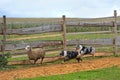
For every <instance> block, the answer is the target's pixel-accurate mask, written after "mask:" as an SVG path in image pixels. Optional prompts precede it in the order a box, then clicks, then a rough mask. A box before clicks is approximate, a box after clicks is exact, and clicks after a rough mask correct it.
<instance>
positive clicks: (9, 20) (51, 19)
mask: <svg viewBox="0 0 120 80" xmlns="http://www.w3.org/2000/svg"><path fill="white" fill-rule="evenodd" d="M61 20H62V18H7V22H11V23H13V22H58V21H61ZM66 20H67V21H81V22H83V21H84V22H110V21H113V17H103V18H67V19H66ZM117 20H118V22H120V16H118V18H117ZM0 23H2V18H0Z"/></svg>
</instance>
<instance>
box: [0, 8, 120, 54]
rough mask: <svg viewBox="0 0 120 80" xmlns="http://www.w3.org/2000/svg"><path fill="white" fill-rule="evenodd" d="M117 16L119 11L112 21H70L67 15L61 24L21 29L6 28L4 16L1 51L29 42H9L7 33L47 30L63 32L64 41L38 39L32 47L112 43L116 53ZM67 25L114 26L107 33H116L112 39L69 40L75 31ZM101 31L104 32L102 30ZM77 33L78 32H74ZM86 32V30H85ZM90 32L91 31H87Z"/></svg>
mask: <svg viewBox="0 0 120 80" xmlns="http://www.w3.org/2000/svg"><path fill="white" fill-rule="evenodd" d="M116 18H117V12H116V10H115V11H114V17H113V21H112V22H107V23H106V22H103V23H98V22H79V21H76V22H70V21H66V18H65V16H63V17H62V23H61V24H52V25H44V26H39V27H32V28H21V29H7V28H6V17H5V16H3V23H2V28H1V29H0V34H1V35H3V40H1V42H0V44H1V46H0V51H2V52H3V53H4V51H5V50H17V49H23V48H25V46H26V45H27V44H29V43H27V42H23V43H7V42H6V35H12V34H16V35H23V34H38V33H45V32H61V31H62V36H63V40H62V41H57V40H56V41H38V42H37V41H36V42H31V43H30V44H31V45H32V47H41V46H55V45H62V46H63V47H62V48H63V49H66V46H67V45H76V44H90V45H112V46H114V50H115V51H114V53H115V54H116V53H117V46H118V45H120V38H118V36H117V26H120V23H119V22H117V21H116ZM67 26H84V27H88V26H89V27H90V26H92V27H93V26H94V27H99V26H112V27H113V29H114V30H113V32H112V31H106V33H114V37H113V38H110V39H94V40H82V39H80V40H70V41H68V40H67V39H66V35H67V34H73V33H66V27H67ZM90 33H98V32H90ZM99 33H103V32H102V31H101V32H99ZM74 34H77V33H74ZM79 34H82V32H79ZM83 34H85V32H83ZM87 34H89V32H87Z"/></svg>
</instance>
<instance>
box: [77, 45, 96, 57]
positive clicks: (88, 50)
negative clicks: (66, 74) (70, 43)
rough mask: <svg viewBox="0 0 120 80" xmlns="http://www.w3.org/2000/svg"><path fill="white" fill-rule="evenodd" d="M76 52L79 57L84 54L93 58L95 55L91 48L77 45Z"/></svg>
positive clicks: (93, 49)
mask: <svg viewBox="0 0 120 80" xmlns="http://www.w3.org/2000/svg"><path fill="white" fill-rule="evenodd" d="M76 51H77V52H78V53H80V54H81V57H82V56H83V55H86V54H90V55H92V56H93V57H94V55H95V48H94V47H92V46H83V45H77V47H76Z"/></svg>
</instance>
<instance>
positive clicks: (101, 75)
mask: <svg viewBox="0 0 120 80" xmlns="http://www.w3.org/2000/svg"><path fill="white" fill-rule="evenodd" d="M119 74H120V68H119V67H117V66H113V67H110V68H104V69H98V70H90V71H82V72H75V73H70V74H62V75H54V76H45V77H36V78H26V79H17V80H120V76H119Z"/></svg>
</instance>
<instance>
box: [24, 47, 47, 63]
mask: <svg viewBox="0 0 120 80" xmlns="http://www.w3.org/2000/svg"><path fill="white" fill-rule="evenodd" d="M25 49H26V51H27V55H28V57H29V60H34V64H35V63H36V61H37V60H38V59H41V64H42V62H43V59H44V57H45V50H44V49H43V48H38V49H35V50H33V49H32V47H31V46H29V45H27V46H26V47H25Z"/></svg>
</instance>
